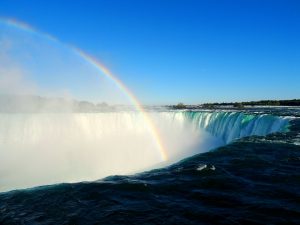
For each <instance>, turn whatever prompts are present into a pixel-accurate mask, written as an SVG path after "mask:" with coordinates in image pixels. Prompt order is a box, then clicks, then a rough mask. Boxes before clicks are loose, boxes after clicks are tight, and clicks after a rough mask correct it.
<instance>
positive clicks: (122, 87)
mask: <svg viewBox="0 0 300 225" xmlns="http://www.w3.org/2000/svg"><path fill="white" fill-rule="evenodd" d="M0 22H1V23H3V24H5V25H8V26H11V27H14V28H17V29H21V30H23V31H26V32H30V33H32V34H36V35H41V36H43V37H45V38H47V39H49V40H51V41H54V42H58V43H60V44H62V45H63V46H66V47H68V48H69V49H71V50H72V51H73V52H74V53H75V54H77V55H78V56H79V57H81V58H82V59H83V60H85V61H87V62H88V63H89V64H91V65H92V66H94V67H95V68H96V69H97V70H98V71H99V72H100V73H101V74H103V75H105V76H106V77H107V78H109V79H110V80H112V81H113V82H114V83H115V85H116V86H117V87H118V88H119V89H120V90H121V91H122V92H123V93H124V94H125V95H126V96H127V97H128V99H129V100H130V102H131V103H132V104H133V105H134V107H135V108H136V109H137V110H138V111H139V112H141V113H142V115H143V119H144V121H145V122H146V123H147V127H148V130H149V132H150V133H151V135H152V136H153V139H154V141H155V143H156V145H157V148H158V153H159V156H160V159H161V160H162V161H166V160H167V159H168V157H167V151H166V149H165V147H164V145H163V142H162V140H161V138H160V135H159V132H158V130H157V129H156V127H155V125H154V123H153V121H152V119H151V118H150V116H149V115H148V113H147V112H146V111H145V110H144V108H143V107H142V105H141V103H140V102H139V100H138V99H137V97H136V96H135V95H134V94H133V93H132V92H131V91H130V90H129V89H128V87H127V86H126V85H125V84H124V83H123V82H122V81H121V80H119V79H118V78H117V76H115V75H114V74H113V73H112V72H111V71H110V70H109V69H108V68H107V67H105V66H104V65H103V64H102V63H100V62H99V61H98V60H97V59H96V58H94V57H92V56H91V55H89V54H87V53H86V52H84V51H82V50H80V49H79V48H76V47H74V46H71V45H68V44H65V43H62V42H61V41H59V40H58V39H57V38H55V37H53V36H52V35H49V34H47V33H44V32H40V31H38V30H36V29H34V28H33V27H32V26H30V25H28V24H26V23H24V22H20V21H17V20H15V19H10V18H9V19H8V18H0Z"/></svg>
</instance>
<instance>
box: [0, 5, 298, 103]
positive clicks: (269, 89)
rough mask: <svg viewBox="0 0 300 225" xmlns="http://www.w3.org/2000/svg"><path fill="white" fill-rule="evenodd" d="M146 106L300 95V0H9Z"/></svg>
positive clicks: (2, 8) (20, 16)
mask: <svg viewBox="0 0 300 225" xmlns="http://www.w3.org/2000/svg"><path fill="white" fill-rule="evenodd" d="M0 16H1V17H8V18H15V19H17V20H19V21H23V22H25V23H28V24H30V25H31V26H33V27H35V28H36V29H38V30H40V31H43V32H46V33H48V34H51V35H53V36H55V37H57V38H58V39H59V40H61V41H63V42H65V43H69V44H72V45H75V46H77V47H79V48H81V49H83V50H84V51H86V52H88V53H89V54H91V55H93V56H95V57H96V58H98V59H99V60H100V61H102V62H103V63H104V64H105V65H107V66H108V67H109V68H110V69H111V70H112V71H113V72H114V73H115V74H116V75H117V76H118V77H119V79H121V80H122V81H123V82H124V83H125V84H126V85H127V86H128V87H129V88H130V89H131V90H132V91H133V93H134V94H135V95H136V96H137V97H138V98H139V99H140V100H141V101H142V102H143V103H147V104H168V103H177V102H185V103H202V102H215V101H218V102H222V101H240V100H259V99H290V98H300V1H298V0H294V1H290V0H282V1H277V0H240V1H237V0H235V1H233V0H219V1H214V0H210V1H209V0H206V1H201V0H194V1H192V0H106V1H104V0H94V1H92V0H76V1H75V0H51V1H50V0H49V1H47V0H43V1H40V0H35V1H34V0H1V1H0Z"/></svg>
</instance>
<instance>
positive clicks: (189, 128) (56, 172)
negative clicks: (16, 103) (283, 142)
mask: <svg viewBox="0 0 300 225" xmlns="http://www.w3.org/2000/svg"><path fill="white" fill-rule="evenodd" d="M149 115H150V117H151V121H153V123H154V124H155V127H157V133H158V135H159V139H161V141H162V142H163V145H164V149H162V150H161V149H158V147H157V145H156V141H157V140H155V139H154V138H153V135H152V133H150V132H149V129H148V124H147V123H145V121H144V119H143V115H142V113H139V112H130V111H128V112H107V113H23V114H22V113H14V114H1V115H0V149H1V151H0V161H1V165H2V166H1V171H2V173H1V174H3V175H2V177H1V180H0V190H1V191H7V190H12V189H16V188H28V187H34V186H39V185H48V184H55V183H62V182H80V181H93V180H97V179H99V178H103V177H105V176H109V175H127V174H132V173H135V172H141V171H143V170H146V169H149V168H158V167H161V166H167V165H170V164H172V163H175V162H177V161H179V160H181V159H184V158H186V157H190V156H192V155H195V154H198V153H203V152H207V151H209V150H211V149H214V148H216V147H218V146H222V145H225V144H228V143H230V142H232V141H234V140H237V139H239V138H242V137H245V136H253V135H260V136H264V135H267V134H269V133H273V132H277V131H283V130H285V129H286V127H287V124H288V121H289V119H287V118H282V117H278V116H272V115H264V114H263V115H251V114H245V113H242V112H222V111H219V112H201V111H198V112H193V111H190V112H188V111H175V112H174V111H167V112H151V113H149ZM160 151H164V153H163V154H166V155H167V160H166V161H165V162H161V161H162V160H161V157H160V154H161V152H160ZM4 174H5V175H4Z"/></svg>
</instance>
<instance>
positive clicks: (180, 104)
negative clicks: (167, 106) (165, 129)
mask: <svg viewBox="0 0 300 225" xmlns="http://www.w3.org/2000/svg"><path fill="white" fill-rule="evenodd" d="M173 108H174V109H186V108H187V107H186V105H185V104H183V103H182V102H180V103H178V104H177V105H174V106H173Z"/></svg>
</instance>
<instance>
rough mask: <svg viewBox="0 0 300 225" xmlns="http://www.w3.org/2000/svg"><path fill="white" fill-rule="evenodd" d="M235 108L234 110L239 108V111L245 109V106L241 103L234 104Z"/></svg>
mask: <svg viewBox="0 0 300 225" xmlns="http://www.w3.org/2000/svg"><path fill="white" fill-rule="evenodd" d="M233 107H234V108H238V109H243V108H245V106H244V105H243V104H242V103H240V102H236V103H234V104H233Z"/></svg>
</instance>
